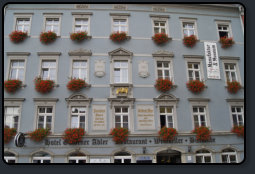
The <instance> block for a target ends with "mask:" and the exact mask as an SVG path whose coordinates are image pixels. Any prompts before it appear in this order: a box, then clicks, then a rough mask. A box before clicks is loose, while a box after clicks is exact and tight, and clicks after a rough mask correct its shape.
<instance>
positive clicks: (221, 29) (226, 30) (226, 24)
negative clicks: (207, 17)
mask: <svg viewBox="0 0 255 174" xmlns="http://www.w3.org/2000/svg"><path fill="white" fill-rule="evenodd" d="M215 21H216V26H217V31H218V36H219V38H221V37H232V31H231V26H230V22H231V21H224V20H217V19H216V20H215Z"/></svg>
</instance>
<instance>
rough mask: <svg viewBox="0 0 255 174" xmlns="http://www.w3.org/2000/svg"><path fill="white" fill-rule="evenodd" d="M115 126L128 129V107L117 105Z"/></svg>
mask: <svg viewBox="0 0 255 174" xmlns="http://www.w3.org/2000/svg"><path fill="white" fill-rule="evenodd" d="M114 109H115V127H116V128H120V127H122V128H127V129H128V120H129V118H128V115H129V114H128V107H115V108H114Z"/></svg>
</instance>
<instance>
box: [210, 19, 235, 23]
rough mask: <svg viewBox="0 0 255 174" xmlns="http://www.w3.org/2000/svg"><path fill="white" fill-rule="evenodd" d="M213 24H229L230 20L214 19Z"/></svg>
mask: <svg viewBox="0 0 255 174" xmlns="http://www.w3.org/2000/svg"><path fill="white" fill-rule="evenodd" d="M214 21H215V22H227V23H229V22H231V20H223V19H214Z"/></svg>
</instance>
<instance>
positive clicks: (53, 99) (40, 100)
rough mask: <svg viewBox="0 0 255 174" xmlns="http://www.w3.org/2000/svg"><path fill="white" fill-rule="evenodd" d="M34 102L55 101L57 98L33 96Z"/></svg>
mask: <svg viewBox="0 0 255 174" xmlns="http://www.w3.org/2000/svg"><path fill="white" fill-rule="evenodd" d="M33 100H34V102H57V101H58V98H33Z"/></svg>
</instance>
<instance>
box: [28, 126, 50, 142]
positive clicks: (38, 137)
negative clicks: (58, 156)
mask: <svg viewBox="0 0 255 174" xmlns="http://www.w3.org/2000/svg"><path fill="white" fill-rule="evenodd" d="M49 134H50V129H44V128H39V129H36V130H35V131H33V132H29V133H28V135H29V136H30V139H31V140H33V141H36V142H40V141H42V140H43V139H44V138H46V137H47V136H48V135H49Z"/></svg>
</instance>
